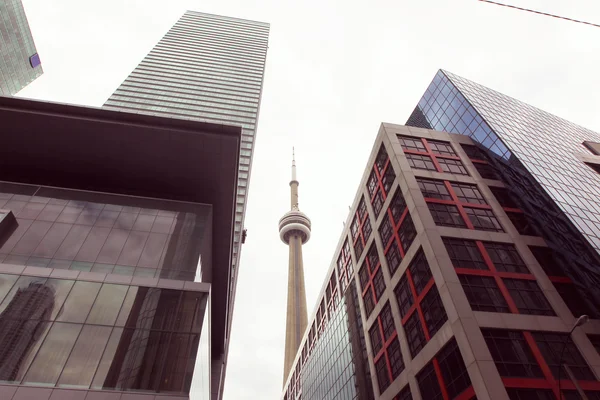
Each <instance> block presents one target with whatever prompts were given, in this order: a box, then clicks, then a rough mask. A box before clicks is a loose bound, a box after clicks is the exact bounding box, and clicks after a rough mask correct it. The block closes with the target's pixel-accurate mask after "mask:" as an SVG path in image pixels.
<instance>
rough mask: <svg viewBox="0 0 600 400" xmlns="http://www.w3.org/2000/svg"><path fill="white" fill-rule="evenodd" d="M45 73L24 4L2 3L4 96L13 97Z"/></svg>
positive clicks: (16, 0)
mask: <svg viewBox="0 0 600 400" xmlns="http://www.w3.org/2000/svg"><path fill="white" fill-rule="evenodd" d="M42 73H43V71H42V66H41V64H40V58H39V56H38V54H37V50H36V48H35V43H34V42H33V37H32V35H31V30H30V29H29V24H28V22H27V17H26V16H25V9H24V8H23V3H22V2H21V0H2V1H0V95H3V96H12V95H13V94H15V93H17V92H18V91H19V90H21V89H23V88H24V87H25V86H27V85H28V84H30V83H31V82H32V81H33V80H34V79H35V78H37V77H38V76H40V75H42Z"/></svg>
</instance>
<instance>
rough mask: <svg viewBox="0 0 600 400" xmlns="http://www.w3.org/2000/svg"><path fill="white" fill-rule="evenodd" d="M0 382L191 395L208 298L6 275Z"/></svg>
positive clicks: (0, 279) (2, 278) (1, 286)
mask: <svg viewBox="0 0 600 400" xmlns="http://www.w3.org/2000/svg"><path fill="white" fill-rule="evenodd" d="M0 299H2V300H1V302H0V354H1V356H0V382H2V383H10V384H23V385H35V386H56V387H65V388H81V389H89V388H91V389H112V390H123V391H125V390H127V391H130V390H134V391H151V392H168V393H179V394H187V393H188V392H189V390H190V385H191V381H192V373H193V371H194V361H195V359H196V353H197V352H198V346H199V342H200V335H201V334H207V330H206V329H203V322H204V315H205V312H206V306H207V299H208V294H207V293H204V292H191V291H181V290H172V289H161V288H156V287H143V286H131V285H122V284H109V283H102V282H91V281H83V280H67V279H54V278H42V277H35V276H19V275H9V274H0Z"/></svg>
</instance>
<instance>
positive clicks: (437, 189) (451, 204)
mask: <svg viewBox="0 0 600 400" xmlns="http://www.w3.org/2000/svg"><path fill="white" fill-rule="evenodd" d="M417 184H418V185H419V188H420V189H421V193H423V197H424V198H425V201H426V202H427V206H428V207H429V211H431V215H432V216H433V220H434V221H435V223H436V225H441V226H452V227H456V228H467V229H478V230H485V231H493V232H502V231H503V229H502V226H501V225H500V222H499V221H498V219H497V218H496V216H495V215H494V213H493V212H492V207H491V206H490V205H488V204H487V201H486V200H485V198H484V197H483V195H482V194H481V192H480V191H479V188H478V187H477V185H471V184H467V183H460V182H450V181H440V180H434V179H426V178H417ZM511 210H512V209H511ZM512 211H516V212H521V211H520V210H512Z"/></svg>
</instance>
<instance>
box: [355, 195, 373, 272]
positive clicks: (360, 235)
mask: <svg viewBox="0 0 600 400" xmlns="http://www.w3.org/2000/svg"><path fill="white" fill-rule="evenodd" d="M372 231H373V228H372V227H371V221H370V220H369V213H368V212H367V203H365V198H364V197H362V198H361V199H360V202H359V203H358V210H356V215H355V216H354V219H353V220H352V224H351V225H350V235H351V236H352V245H353V247H354V255H355V256H356V261H357V262H358V260H359V258H360V256H361V255H362V253H363V250H364V249H365V246H366V244H367V241H368V240H369V237H370V236H371V232H372Z"/></svg>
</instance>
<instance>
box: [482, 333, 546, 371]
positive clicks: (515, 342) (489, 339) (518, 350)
mask: <svg viewBox="0 0 600 400" xmlns="http://www.w3.org/2000/svg"><path fill="white" fill-rule="evenodd" d="M481 333H482V334H483V337H484V339H485V342H486V344H487V346H488V348H489V350H490V353H491V354H492V358H493V359H494V363H495V364H496V367H497V368H498V372H499V373H500V376H503V377H516V378H542V377H543V376H544V374H543V373H542V370H541V368H540V366H539V365H538V363H537V361H536V360H535V357H534V356H533V353H532V352H531V349H530V348H529V345H528V344H527V341H526V340H525V337H524V336H523V333H522V332H518V331H508V330H500V329H482V330H481Z"/></svg>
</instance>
